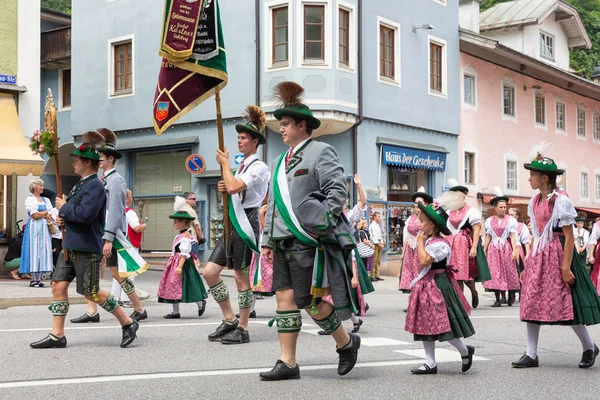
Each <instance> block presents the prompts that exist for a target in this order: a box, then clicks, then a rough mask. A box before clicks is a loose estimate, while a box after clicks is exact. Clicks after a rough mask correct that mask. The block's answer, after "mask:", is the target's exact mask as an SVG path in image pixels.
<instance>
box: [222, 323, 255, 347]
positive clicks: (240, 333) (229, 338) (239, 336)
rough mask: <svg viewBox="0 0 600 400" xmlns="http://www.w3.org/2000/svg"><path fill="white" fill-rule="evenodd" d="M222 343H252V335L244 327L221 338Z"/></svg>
mask: <svg viewBox="0 0 600 400" xmlns="http://www.w3.org/2000/svg"><path fill="white" fill-rule="evenodd" d="M221 343H223V344H244V343H250V334H248V331H247V330H245V329H244V328H242V327H239V326H238V327H237V328H235V329H234V330H232V331H231V332H229V333H227V334H226V335H223V336H222V337H221Z"/></svg>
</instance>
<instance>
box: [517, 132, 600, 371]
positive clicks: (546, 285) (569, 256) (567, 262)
mask: <svg viewBox="0 0 600 400" xmlns="http://www.w3.org/2000/svg"><path fill="white" fill-rule="evenodd" d="M548 145H549V143H548V142H543V143H542V144H541V145H538V146H536V147H535V148H534V151H533V156H532V157H531V159H532V162H531V163H527V164H525V165H524V167H525V169H527V170H529V173H530V178H529V182H530V184H531V188H532V189H534V190H539V191H540V192H539V193H538V194H536V195H534V196H533V197H532V198H531V200H530V201H529V209H528V212H527V214H529V217H530V218H531V228H532V232H533V237H534V244H533V247H532V249H531V255H530V256H529V257H528V258H527V261H526V263H525V270H524V271H523V273H522V275H521V278H522V281H523V290H522V293H521V312H520V317H521V321H523V322H526V323H527V352H526V353H525V354H524V355H523V356H522V357H521V358H520V359H519V360H518V361H515V362H513V363H512V366H513V367H515V368H529V367H537V366H539V359H538V356H537V344H538V337H539V333H540V325H542V324H549V325H569V326H571V328H572V329H573V331H574V332H575V334H576V335H577V337H578V338H579V340H580V341H581V344H582V347H583V355H582V357H581V362H580V363H579V368H589V367H591V366H592V365H594V362H595V361H596V356H597V355H598V352H599V351H598V346H596V345H595V344H594V343H593V342H592V339H591V338H590V335H589V333H588V331H587V328H586V325H594V324H598V323H600V297H598V294H597V293H596V291H595V290H594V287H593V285H592V282H591V281H590V278H589V275H588V274H587V273H586V271H585V265H584V264H583V263H582V262H581V258H579V257H575V256H574V251H573V250H574V244H573V243H574V240H573V225H574V224H575V216H576V215H577V213H576V212H575V208H574V207H573V203H571V200H570V199H569V197H568V196H567V195H566V193H564V192H558V191H557V190H556V177H557V176H558V175H561V174H563V173H564V170H561V169H558V167H557V165H556V163H555V162H554V160H552V159H551V158H548V157H544V156H543V154H544V151H545V149H547V147H548Z"/></svg>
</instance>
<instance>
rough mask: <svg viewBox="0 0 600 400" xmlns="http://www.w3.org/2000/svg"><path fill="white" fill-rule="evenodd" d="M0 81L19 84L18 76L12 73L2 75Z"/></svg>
mask: <svg viewBox="0 0 600 400" xmlns="http://www.w3.org/2000/svg"><path fill="white" fill-rule="evenodd" d="M0 83H8V84H10V85H16V84H17V77H16V76H12V75H0Z"/></svg>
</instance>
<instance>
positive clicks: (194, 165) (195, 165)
mask: <svg viewBox="0 0 600 400" xmlns="http://www.w3.org/2000/svg"><path fill="white" fill-rule="evenodd" d="M185 168H186V169H187V170H188V172H189V173H191V174H201V173H202V172H204V170H205V169H206V162H205V161H204V158H202V156H201V155H199V154H192V155H191V156H189V157H188V158H187V159H186V160H185Z"/></svg>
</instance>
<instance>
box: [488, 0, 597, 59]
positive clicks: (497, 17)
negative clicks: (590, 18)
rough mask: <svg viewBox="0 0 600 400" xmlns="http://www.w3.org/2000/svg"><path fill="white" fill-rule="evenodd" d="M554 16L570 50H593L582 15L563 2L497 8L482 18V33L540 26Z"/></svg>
mask: <svg viewBox="0 0 600 400" xmlns="http://www.w3.org/2000/svg"><path fill="white" fill-rule="evenodd" d="M553 13H556V17H555V19H556V21H557V22H558V23H560V25H561V26H562V27H563V29H564V30H565V33H566V34H567V37H568V38H569V47H570V48H572V49H573V48H579V47H585V48H587V49H590V48H591V47H592V41H591V40H590V37H589V35H588V33H587V31H586V30H585V27H584V25H583V21H582V20H581V16H580V15H579V12H577V9H576V8H575V7H573V6H572V5H570V4H568V3H566V2H565V1H563V0H514V1H508V2H505V3H500V4H497V5H495V6H494V7H491V8H489V9H487V10H485V11H484V12H482V13H481V14H480V15H479V29H480V31H481V32H485V31H491V30H498V29H506V28H515V27H519V26H524V25H533V24H540V23H542V22H543V21H544V20H545V19H546V18H548V17H549V16H550V15H552V14H553Z"/></svg>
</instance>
